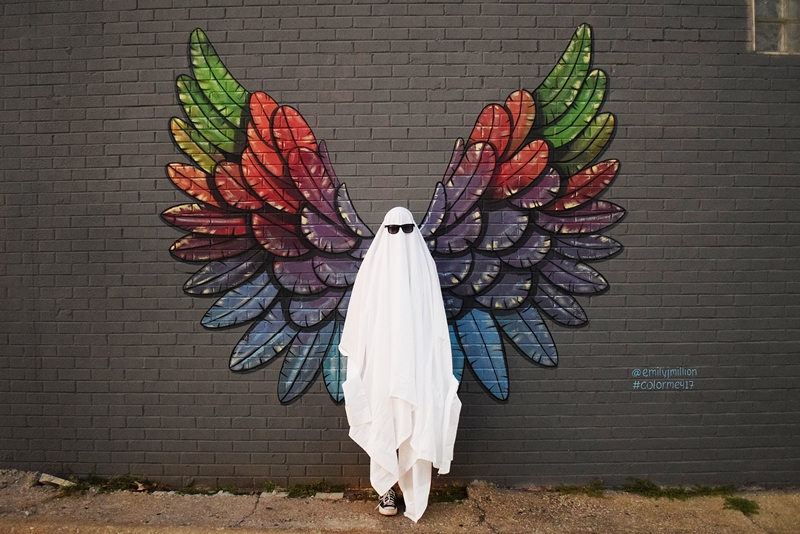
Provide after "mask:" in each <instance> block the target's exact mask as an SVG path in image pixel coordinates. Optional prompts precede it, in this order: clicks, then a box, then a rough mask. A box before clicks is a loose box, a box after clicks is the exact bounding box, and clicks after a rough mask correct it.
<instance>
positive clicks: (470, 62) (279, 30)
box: [0, 0, 800, 486]
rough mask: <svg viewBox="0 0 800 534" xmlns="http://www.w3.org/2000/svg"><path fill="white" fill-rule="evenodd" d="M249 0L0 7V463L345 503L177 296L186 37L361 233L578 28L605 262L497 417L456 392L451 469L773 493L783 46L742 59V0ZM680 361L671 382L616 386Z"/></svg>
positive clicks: (789, 221)
mask: <svg viewBox="0 0 800 534" xmlns="http://www.w3.org/2000/svg"><path fill="white" fill-rule="evenodd" d="M245 4H248V5H245ZM249 4H250V2H247V1H238V0H233V1H222V0H205V1H201V0H197V1H195V0H186V1H177V0H175V1H169V0H153V1H150V2H147V1H143V0H139V1H138V2H134V1H132V0H131V1H126V0H120V1H115V2H102V1H99V0H96V1H92V0H72V1H66V0H64V1H62V0H56V1H38V2H37V1H16V2H5V3H3V4H2V5H0V12H1V13H2V17H0V28H1V29H2V32H0V35H1V37H0V54H2V68H1V69H0V80H1V81H0V103H1V104H0V147H1V149H2V158H0V172H2V178H3V179H2V185H1V186H0V187H2V189H0V193H1V194H0V216H1V218H0V232H1V233H2V239H0V253H1V254H2V261H0V306H2V318H3V320H2V321H0V466H3V467H15V468H22V469H36V470H45V471H55V472H58V473H62V474H76V475H86V474H89V473H96V474H99V475H108V476H110V475H117V474H126V473H131V474H135V475H139V476H148V477H151V478H154V479H158V480H161V481H164V482H167V483H173V484H186V483H188V482H189V481H190V480H194V481H196V482H197V483H206V484H220V485H225V484H238V485H242V486H247V485H261V484H262V483H263V482H265V481H267V480H272V481H275V482H276V483H278V484H287V483H296V482H309V481H318V480H320V479H322V478H324V479H325V480H327V481H330V482H346V483H348V484H352V485H356V484H360V485H367V484H368V478H367V477H368V460H367V458H366V456H365V455H364V454H363V453H362V452H361V451H360V450H359V449H358V447H357V446H356V445H354V444H353V443H352V442H351V441H350V440H349V438H348V437H347V422H346V418H345V416H344V409H343V408H342V407H341V406H336V405H334V404H333V403H332V402H331V400H330V399H329V397H328V395H327V393H325V391H324V385H323V384H322V383H321V380H320V379H318V380H317V382H315V384H314V385H313V386H312V387H311V389H310V390H309V392H308V393H306V394H305V395H304V396H303V397H301V398H300V399H299V400H298V401H297V402H294V403H292V404H289V405H281V404H280V402H279V401H278V399H277V396H276V390H277V381H278V374H279V371H280V364H279V363H277V362H275V363H273V364H271V365H268V366H266V367H265V368H261V369H259V370H257V371H255V372H252V373H248V374H234V373H232V372H230V371H229V370H228V356H229V354H230V350H231V347H233V346H234V345H235V344H236V342H237V341H238V339H239V337H240V336H241V334H242V333H243V331H244V329H242V328H238V329H233V330H227V331H214V332H211V331H208V330H205V329H203V328H202V327H201V326H200V324H199V320H200V319H201V318H202V316H203V314H204V312H205V309H206V308H207V307H208V306H209V305H210V304H211V303H212V301H209V300H207V299H197V298H193V297H190V296H188V295H185V294H184V293H183V292H182V290H181V286H182V284H183V282H184V281H185V280H186V278H187V277H188V276H189V275H190V274H191V273H192V272H194V271H195V270H196V267H195V266H193V265H188V264H183V263H180V262H176V261H174V260H173V259H172V258H171V257H170V255H169V253H168V248H169V246H170V245H171V243H172V242H173V241H174V240H175V239H176V238H178V237H179V236H180V234H179V233H178V232H177V231H176V230H175V229H172V228H170V227H168V226H166V225H164V224H163V222H162V221H161V220H160V219H159V213H161V211H163V210H164V209H166V208H168V207H170V206H173V205H175V204H178V203H181V202H183V201H184V196H183V195H182V194H181V193H180V192H179V191H177V190H176V189H175V188H174V187H173V186H172V184H170V182H169V180H168V179H167V178H166V176H165V173H164V167H165V165H166V164H168V163H170V162H173V161H179V160H180V159H181V156H180V154H179V153H178V150H177V149H176V148H175V146H174V145H173V143H172V141H171V138H170V135H169V133H168V121H169V118H170V117H172V116H177V115H180V109H179V104H178V100H177V96H176V94H175V90H174V81H175V78H176V77H177V76H178V75H179V74H182V73H186V72H188V58H187V52H186V47H187V44H186V43H187V42H188V39H189V34H190V33H191V31H192V30H193V29H195V28H198V27H199V28H202V29H203V30H204V31H206V33H207V35H208V36H209V38H210V40H211V41H212V42H213V43H214V45H215V47H216V49H217V51H218V52H219V54H220V56H221V57H222V58H223V59H224V61H225V63H226V65H227V66H228V68H229V69H231V71H232V72H233V74H234V75H235V76H236V78H237V79H238V80H239V81H240V82H241V83H242V84H244V85H245V86H246V87H247V88H248V90H250V91H257V90H263V91H266V92H268V93H269V94H270V95H271V96H273V97H274V98H275V99H276V100H277V101H279V102H281V103H285V104H289V105H292V106H294V107H296V108H297V109H299V110H300V111H301V112H302V113H303V115H304V117H306V118H307V119H308V120H309V122H310V124H311V126H312V127H313V129H314V132H315V134H316V135H317V137H318V138H319V139H325V140H326V142H327V143H328V148H329V150H330V152H331V154H332V156H333V158H334V163H335V166H336V170H337V173H338V175H339V177H340V178H341V179H342V180H343V181H345V182H346V183H347V185H348V190H349V192H350V194H351V196H352V197H353V201H354V203H355V205H356V207H357V209H358V211H359V214H361V216H362V217H363V218H364V219H365V220H366V222H367V223H368V224H370V225H372V226H373V228H374V227H375V226H376V225H377V224H378V223H379V222H380V220H381V219H382V217H383V214H384V213H385V212H386V211H387V210H388V209H389V208H391V207H393V206H395V205H397V204H401V205H406V206H408V207H409V208H410V209H411V210H412V211H413V212H414V213H415V214H416V215H417V216H418V217H420V216H421V215H422V214H423V213H424V212H425V210H426V209H427V207H428V202H429V199H430V195H431V192H432V191H433V186H434V184H435V183H436V182H437V181H438V180H440V179H441V177H442V174H443V172H444V169H445V167H446V165H447V162H448V160H449V156H450V152H451V150H452V143H453V141H454V140H455V138H456V137H459V136H467V135H469V132H470V130H471V128H472V125H473V124H474V122H475V119H476V118H477V116H478V114H479V113H480V110H481V109H482V108H483V106H484V105H486V104H488V103H491V102H498V101H499V102H502V101H503V100H504V99H505V97H506V96H507V95H508V94H509V93H510V92H512V91H514V90H516V89H519V88H535V87H536V86H537V85H538V84H539V83H540V82H541V80H542V79H543V77H544V76H546V75H547V73H548V72H549V71H550V69H551V68H552V66H553V65H554V64H555V62H556V61H557V59H558V57H559V56H560V54H561V52H562V51H563V50H564V48H565V46H566V44H567V43H568V42H569V39H570V37H571V35H572V33H573V32H574V30H575V28H576V27H577V26H578V25H579V24H581V23H583V22H586V23H589V24H590V25H591V26H592V27H593V30H594V60H593V63H594V65H595V67H597V68H601V69H603V70H605V71H606V72H607V73H608V75H609V79H610V82H609V92H608V96H607V100H606V104H605V105H604V110H605V111H610V112H612V113H614V114H615V116H616V120H617V130H616V134H615V138H614V139H613V141H612V142H611V144H610V147H609V149H608V151H607V152H606V154H605V157H606V158H616V159H619V160H620V161H621V162H622V167H621V171H620V173H619V175H618V177H617V179H616V181H615V182H614V184H613V185H612V186H611V188H610V189H609V190H608V191H607V192H606V193H605V195H604V199H607V200H612V201H614V202H616V203H619V204H620V205H622V206H624V207H625V208H626V210H627V212H628V213H627V216H626V218H625V219H624V220H623V221H622V222H621V223H619V224H618V225H616V226H614V227H613V228H612V229H611V230H610V231H608V232H606V233H607V234H608V235H610V236H612V237H614V238H615V239H617V240H619V241H621V242H622V243H623V244H624V246H625V249H624V250H623V252H622V253H621V254H620V255H619V256H617V257H616V258H614V259H613V260H611V261H604V262H601V263H599V264H595V265H596V266H597V267H598V268H599V270H601V271H602V272H603V274H604V275H605V276H606V277H607V278H608V280H609V282H610V290H609V291H608V292H606V293H605V294H602V295H598V296H594V297H579V300H580V302H581V303H582V304H583V305H584V307H585V308H586V310H587V312H588V315H589V317H590V321H589V324H588V326H586V327H585V328H579V329H568V328H562V327H558V326H553V325H551V331H552V332H553V335H554V338H555V340H556V343H557V345H558V348H559V357H560V361H559V366H558V368H556V369H544V368H540V367H537V366H535V365H532V364H530V363H529V362H527V361H525V360H524V359H523V358H522V357H520V356H518V355H515V354H509V357H508V361H507V363H508V366H509V374H510V376H511V377H512V380H511V393H510V397H509V400H508V401H507V402H502V403H501V402H496V401H494V400H492V399H491V398H490V397H489V396H488V395H487V394H486V393H485V392H484V390H483V388H482V387H481V386H480V385H479V384H478V383H477V382H476V380H475V378H474V377H473V376H472V375H471V374H470V373H469V372H467V373H466V374H465V379H464V382H463V383H462V387H461V390H460V395H461V399H462V402H463V404H464V409H463V412H462V420H461V426H460V430H459V436H458V440H457V443H456V457H455V461H454V464H453V471H452V475H451V476H450V477H449V478H448V480H462V481H469V480H472V479H475V478H481V479H487V480H490V481H492V482H496V483H499V484H557V483H576V482H578V483H585V482H588V481H590V480H591V479H593V478H595V477H601V478H603V479H605V480H606V482H607V483H609V484H620V483H622V482H624V481H625V478H626V477H631V476H633V477H647V478H651V479H653V480H655V481H657V482H661V483H683V484H691V483H706V484H715V483H737V484H744V483H759V484H766V485H780V484H791V483H796V482H797V480H798V476H799V475H800V460H798V459H799V458H800V445H798V444H800V395H798V393H799V392H800V378H799V377H800V363H798V352H800V351H799V350H798V348H799V344H800V328H799V327H800V307H798V306H797V304H796V302H797V297H798V294H800V285H799V284H798V280H800V276H799V274H800V273H798V270H799V268H798V261H797V260H798V256H800V255H799V254H798V247H800V239H798V235H800V231H799V230H800V228H799V227H798V221H800V208H799V207H798V206H800V203H799V202H798V200H800V188H798V180H799V179H800V178H798V176H797V171H796V169H797V164H798V163H800V100H799V99H798V95H800V91H798V88H799V87H800V77H798V72H800V70H798V67H800V57H798V56H767V55H758V54H754V53H752V52H750V48H749V38H750V37H749V31H748V28H749V22H748V16H749V7H748V3H747V2H746V1H745V0H718V1H714V0H711V1H691V0H674V1H662V0H659V1H656V0H646V1H645V2H644V3H642V2H624V1H623V2H614V3H611V4H609V3H604V2H592V1H588V0H586V1H573V2H564V1H558V2H535V3H534V2H505V1H497V0H482V1H480V2H478V1H467V2H452V3H451V2H410V1H394V0H393V1H392V2H391V3H390V4H380V3H371V2H362V1H359V0H356V1H354V2H351V3H345V2H325V1H318V2H311V3H309V2H290V1H287V2H280V3H278V2H275V4H280V5H261V4H262V3H261V2H258V3H256V4H257V5H249ZM677 367H684V368H691V369H696V370H697V376H696V378H695V379H694V389H692V390H690V391H635V390H633V389H632V384H633V381H634V379H633V376H632V372H633V370H634V369H646V368H677Z"/></svg>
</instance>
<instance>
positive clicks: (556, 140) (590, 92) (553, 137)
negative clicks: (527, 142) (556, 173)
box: [541, 70, 607, 148]
mask: <svg viewBox="0 0 800 534" xmlns="http://www.w3.org/2000/svg"><path fill="white" fill-rule="evenodd" d="M606 83H607V81H606V75H605V73H604V72H603V71H601V70H594V71H592V72H591V73H589V76H588V77H587V78H586V83H584V84H583V87H581V91H580V93H578V97H577V98H576V99H575V101H574V102H573V103H572V105H571V106H570V107H569V108H568V109H567V112H566V113H564V114H563V115H562V116H561V117H559V118H558V120H556V121H555V122H553V123H551V124H549V125H547V126H545V127H544V128H542V129H541V137H542V138H543V139H546V140H547V141H550V143H551V144H552V145H553V148H559V147H562V146H564V145H566V144H567V143H569V142H570V141H572V140H573V139H575V138H576V137H577V136H578V135H579V134H580V133H581V132H582V131H583V130H584V128H586V126H587V125H588V124H589V123H591V122H592V119H594V118H595V116H596V115H597V112H598V111H600V106H601V105H602V104H603V98H604V97H605V91H606Z"/></svg>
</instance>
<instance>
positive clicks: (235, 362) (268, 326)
mask: <svg viewBox="0 0 800 534" xmlns="http://www.w3.org/2000/svg"><path fill="white" fill-rule="evenodd" d="M295 336H297V329H296V328H295V327H294V326H292V324H291V323H290V322H289V321H287V320H286V317H285V316H284V314H283V309H282V308H281V306H280V305H278V306H275V307H274V308H272V309H271V310H270V311H269V312H267V314H266V315H265V316H264V318H263V319H261V320H260V321H259V322H257V323H255V324H254V325H253V326H251V327H250V330H248V331H247V333H246V334H245V335H244V336H243V337H242V339H240V340H239V343H238V344H237V345H236V347H234V349H233V352H232V353H231V360H230V364H229V367H230V369H231V371H247V370H250V369H254V368H256V367H258V366H260V365H263V364H265V363H267V362H269V361H270V360H271V359H272V358H274V357H276V356H278V355H279V354H281V353H282V352H283V351H284V350H286V348H287V347H288V346H289V345H290V344H291V343H292V341H294V338H295Z"/></svg>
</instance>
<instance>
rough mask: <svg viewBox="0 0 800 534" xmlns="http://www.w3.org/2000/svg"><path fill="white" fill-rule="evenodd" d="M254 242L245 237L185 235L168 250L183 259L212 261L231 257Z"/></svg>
mask: <svg viewBox="0 0 800 534" xmlns="http://www.w3.org/2000/svg"><path fill="white" fill-rule="evenodd" d="M253 245H256V243H255V242H254V241H253V240H252V239H250V238H245V237H215V236H206V235H203V236H200V235H195V234H189V235H185V236H183V237H182V238H180V239H178V240H177V241H175V243H173V244H172V246H171V247H170V249H169V251H170V252H171V253H172V255H173V256H175V257H176V258H179V259H181V260H184V261H213V260H221V259H224V258H232V257H233V256H237V255H239V254H241V253H242V252H244V251H245V250H247V249H249V248H251V247H252V246H253Z"/></svg>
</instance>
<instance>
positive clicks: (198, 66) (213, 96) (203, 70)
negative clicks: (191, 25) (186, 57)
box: [189, 28, 250, 128]
mask: <svg viewBox="0 0 800 534" xmlns="http://www.w3.org/2000/svg"><path fill="white" fill-rule="evenodd" d="M189 54H190V56H191V60H192V73H193V74H194V77H195V79H196V80H197V84H198V85H199V86H200V89H201V90H202V91H203V94H204V95H205V96H206V98H207V99H208V101H209V102H210V103H211V104H212V105H213V106H214V108H215V109H216V110H217V111H218V112H219V114H220V115H222V116H223V117H225V118H226V119H227V120H228V121H230V123H231V124H232V125H233V126H234V127H235V128H242V127H243V126H244V124H243V120H242V118H243V116H244V111H245V109H246V108H247V103H248V101H249V99H250V93H248V92H247V90H246V89H245V88H244V87H242V86H241V85H240V84H239V82H237V81H236V79H235V78H234V77H233V76H231V73H230V72H228V69H227V68H226V67H225V65H224V64H223V63H222V60H220V59H219V56H218V55H217V52H216V51H215V50H214V47H213V46H212V45H211V43H210V42H209V40H208V37H206V34H205V33H203V31H202V30H201V29H199V28H198V29H196V30H195V31H194V32H192V37H191V41H190V44H189Z"/></svg>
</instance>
